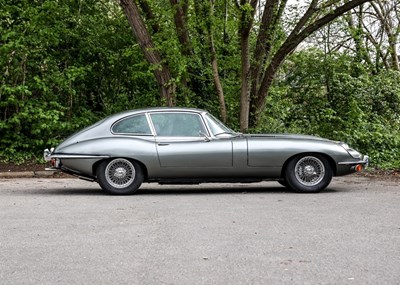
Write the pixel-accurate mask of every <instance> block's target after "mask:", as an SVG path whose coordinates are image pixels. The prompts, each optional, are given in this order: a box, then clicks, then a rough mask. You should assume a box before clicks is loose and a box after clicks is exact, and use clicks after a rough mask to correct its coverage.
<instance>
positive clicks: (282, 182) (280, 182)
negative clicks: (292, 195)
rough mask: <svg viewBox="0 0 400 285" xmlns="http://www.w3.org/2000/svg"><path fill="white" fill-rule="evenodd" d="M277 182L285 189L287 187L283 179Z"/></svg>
mask: <svg viewBox="0 0 400 285" xmlns="http://www.w3.org/2000/svg"><path fill="white" fill-rule="evenodd" d="M277 182H278V183H279V184H281V185H282V186H284V187H286V188H287V187H289V186H288V184H287V182H286V180H285V179H279V180H277Z"/></svg>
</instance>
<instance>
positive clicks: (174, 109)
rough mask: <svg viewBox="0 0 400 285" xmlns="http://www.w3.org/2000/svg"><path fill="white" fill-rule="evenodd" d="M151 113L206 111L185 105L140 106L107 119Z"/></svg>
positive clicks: (199, 112)
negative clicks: (140, 107)
mask: <svg viewBox="0 0 400 285" xmlns="http://www.w3.org/2000/svg"><path fill="white" fill-rule="evenodd" d="M149 112H150V113H151V112H194V113H198V114H201V113H206V111H205V110H202V109H197V108H186V107H151V108H142V109H133V110H127V111H123V112H120V113H117V114H114V115H110V116H109V117H108V118H107V121H108V120H118V119H120V118H123V117H126V116H131V115H135V114H140V113H149Z"/></svg>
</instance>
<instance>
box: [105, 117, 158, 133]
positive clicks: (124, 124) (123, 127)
mask: <svg viewBox="0 0 400 285" xmlns="http://www.w3.org/2000/svg"><path fill="white" fill-rule="evenodd" d="M111 130H112V132H113V133H116V134H140V135H151V130H150V127H149V123H148V122H147V118H146V116H145V115H137V116H132V117H128V118H125V119H122V120H120V121H118V122H117V123H115V124H114V125H113V126H112V129H111Z"/></svg>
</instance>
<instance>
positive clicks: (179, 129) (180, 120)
mask: <svg viewBox="0 0 400 285" xmlns="http://www.w3.org/2000/svg"><path fill="white" fill-rule="evenodd" d="M150 117H151V120H152V121H153V125H154V128H155V129H156V133H157V135H158V136H166V137H199V136H202V135H201V133H207V131H206V129H205V128H204V124H203V121H202V119H201V117H200V116H199V115H197V114H191V113H155V114H151V115H150Z"/></svg>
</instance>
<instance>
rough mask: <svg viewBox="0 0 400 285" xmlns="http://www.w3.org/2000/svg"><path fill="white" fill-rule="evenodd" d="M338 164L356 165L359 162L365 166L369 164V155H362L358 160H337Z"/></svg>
mask: <svg viewBox="0 0 400 285" xmlns="http://www.w3.org/2000/svg"><path fill="white" fill-rule="evenodd" d="M338 164H339V165H357V164H361V165H362V166H363V167H364V168H366V167H367V166H368V165H369V156H368V155H364V156H363V159H362V160H358V161H343V162H338Z"/></svg>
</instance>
